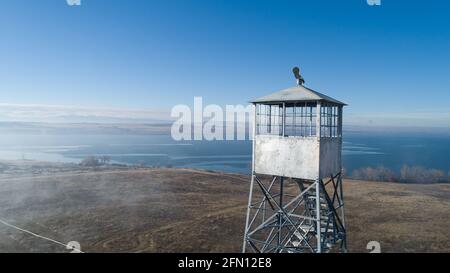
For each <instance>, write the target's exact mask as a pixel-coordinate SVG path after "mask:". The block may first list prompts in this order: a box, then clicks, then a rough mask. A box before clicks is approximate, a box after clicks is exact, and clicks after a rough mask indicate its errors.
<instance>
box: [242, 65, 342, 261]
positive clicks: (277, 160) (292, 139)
mask: <svg viewBox="0 0 450 273" xmlns="http://www.w3.org/2000/svg"><path fill="white" fill-rule="evenodd" d="M297 71H298V72H299V70H297ZM295 72H296V70H295V69H294V73H295ZM298 72H297V73H298ZM296 78H297V79H298V84H297V86H295V87H292V88H289V89H286V90H282V91H280V92H277V93H274V94H271V95H268V96H265V97H262V98H259V99H257V100H255V101H253V102H252V103H253V104H254V105H255V115H254V130H253V137H254V138H253V160H252V177H251V183H250V184H251V185H250V194H249V202H248V211H247V218H246V227H245V235H244V244H243V252H257V253H281V252H287V253H299V252H316V253H321V252H346V251H347V236H346V227H345V214H344V198H343V180H342V165H341V162H342V161H341V150H342V112H343V107H344V106H345V104H344V103H342V102H340V101H337V100H335V99H332V98H330V97H328V96H325V95H323V94H321V93H318V92H316V91H313V90H311V89H309V88H306V87H304V86H303V82H304V80H303V78H302V77H301V76H300V75H297V74H296ZM299 79H301V80H302V81H300V80H299Z"/></svg>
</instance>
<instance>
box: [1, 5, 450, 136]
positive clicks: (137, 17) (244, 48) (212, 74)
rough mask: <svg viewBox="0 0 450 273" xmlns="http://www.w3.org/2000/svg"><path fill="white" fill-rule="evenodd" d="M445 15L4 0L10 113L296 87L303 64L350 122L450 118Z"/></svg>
mask: <svg viewBox="0 0 450 273" xmlns="http://www.w3.org/2000/svg"><path fill="white" fill-rule="evenodd" d="M449 13H450V3H449V2H448V1H444V0H435V1H425V0H423V1H419V0H414V1H413V0H409V1H407V0H395V1H394V0H382V5H381V6H380V7H372V6H369V5H367V3H366V1H365V0H345V1H344V0H341V1H331V0H309V1H306V0H305V1H302V0H296V1H294V0H292V1H282V0H278V1H275V0H272V1H268V0H260V1H256V0H253V1H251V0H243V1H237V0H220V1H219V0H180V1H167V0H164V1H163V0H161V1H150V0H133V1H126V0H82V5H81V6H78V7H71V6H68V5H67V4H66V0H34V1H29V0H7V1H2V2H1V7H0V37H1V43H0V105H3V106H5V107H2V108H4V109H9V110H0V120H1V119H3V120H14V119H15V118H17V119H24V117H26V116H27V115H30V117H31V116H33V117H34V118H38V117H39V115H40V114H42V112H45V111H48V112H52V111H54V110H55V108H57V109H59V111H60V109H62V108H64V107H65V106H66V105H70V106H71V108H70V109H75V108H76V107H79V108H80V109H81V110H83V109H90V110H89V111H92V113H94V114H95V112H96V111H98V112H99V113H98V114H99V115H101V113H103V112H102V111H103V110H102V109H110V110H111V109H115V110H114V111H116V112H121V113H122V114H123V115H125V116H126V114H127V113H129V112H130V111H132V112H133V111H134V112H133V113H135V112H136V111H142V113H147V114H149V116H150V115H151V114H150V113H153V112H158V113H160V112H164V111H169V110H170V108H171V107H172V106H174V105H176V104H192V102H193V97H194V96H202V97H203V98H204V101H205V103H214V104H220V105H224V104H243V103H246V102H247V101H249V100H251V99H252V98H255V97H259V96H261V95H265V94H267V93H270V92H274V91H277V90H280V89H283V88H286V87H289V86H292V85H293V84H294V82H295V81H294V79H293V76H292V73H291V69H292V67H293V66H295V65H298V66H300V67H301V69H302V73H303V76H304V77H305V79H306V81H307V86H308V87H311V88H313V89H315V90H317V91H320V92H323V93H325V94H327V95H330V96H332V97H336V98H337V99H340V100H342V101H345V102H347V103H348V104H349V107H348V108H347V109H346V113H347V116H346V117H347V119H346V121H347V122H349V123H352V124H361V125H368V124H372V125H375V126H376V125H378V126H384V125H390V126H440V127H450V106H449V102H450V92H449V91H450V90H449V86H450V77H449V70H450V69H449V64H450V50H449V49H450V17H449V16H448V14H449ZM36 108H39V111H37V110H36ZM42 109H44V110H42ZM120 109H121V110H120ZM110 110H108V111H109V112H111V111H110ZM68 111H69V110H68ZM77 111H78V112H80V110H77ZM50 115H51V114H50ZM65 115H68V114H67V113H65ZM144 116H145V115H144ZM43 117H45V114H44V115H43Z"/></svg>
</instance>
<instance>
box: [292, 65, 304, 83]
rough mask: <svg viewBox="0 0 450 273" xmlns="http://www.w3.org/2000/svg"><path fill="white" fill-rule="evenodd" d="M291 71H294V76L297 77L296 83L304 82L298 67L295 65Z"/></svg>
mask: <svg viewBox="0 0 450 273" xmlns="http://www.w3.org/2000/svg"><path fill="white" fill-rule="evenodd" d="M292 72H293V73H294V76H295V78H296V79H297V85H303V84H305V79H303V77H302V75H300V68H298V67H297V66H296V67H294V68H293V69H292Z"/></svg>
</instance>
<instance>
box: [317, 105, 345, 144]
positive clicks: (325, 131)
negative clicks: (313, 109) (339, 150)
mask: <svg viewBox="0 0 450 273" xmlns="http://www.w3.org/2000/svg"><path fill="white" fill-rule="evenodd" d="M340 109H341V107H339V106H336V105H332V104H322V107H321V108H320V132H321V134H320V135H321V137H341V136H342V132H341V131H342V130H341V126H340V117H339V116H340V114H339V113H340V111H341V110H340Z"/></svg>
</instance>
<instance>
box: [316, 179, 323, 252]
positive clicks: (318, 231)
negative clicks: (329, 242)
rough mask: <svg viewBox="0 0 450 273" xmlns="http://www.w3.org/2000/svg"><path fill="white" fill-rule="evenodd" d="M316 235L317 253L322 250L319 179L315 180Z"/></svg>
mask: <svg viewBox="0 0 450 273" xmlns="http://www.w3.org/2000/svg"><path fill="white" fill-rule="evenodd" d="M315 185H316V237H317V253H321V252H322V219H321V210H322V208H321V204H320V197H321V196H320V188H321V186H320V180H319V179H317V181H316V184H315Z"/></svg>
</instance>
